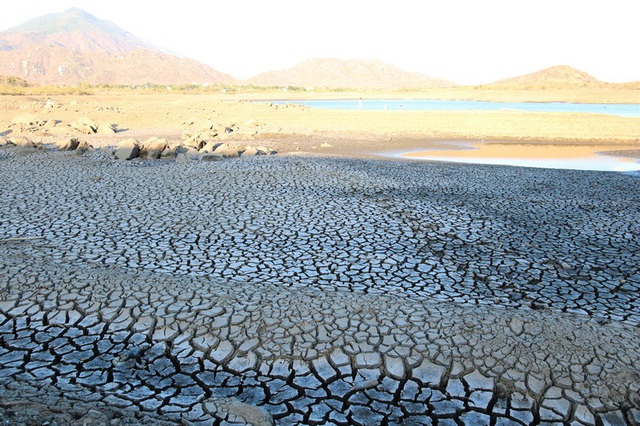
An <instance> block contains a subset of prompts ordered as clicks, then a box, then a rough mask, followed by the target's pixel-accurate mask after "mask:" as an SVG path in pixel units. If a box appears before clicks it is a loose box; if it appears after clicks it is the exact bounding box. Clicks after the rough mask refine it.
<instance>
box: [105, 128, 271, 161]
mask: <svg viewBox="0 0 640 426" xmlns="http://www.w3.org/2000/svg"><path fill="white" fill-rule="evenodd" d="M185 124H187V125H188V126H190V127H189V128H188V129H187V130H185V131H184V132H183V133H182V141H181V142H172V141H168V140H167V139H162V138H157V137H151V138H149V139H147V140H146V141H144V142H140V141H138V140H136V139H125V140H123V141H121V142H120V143H119V144H118V148H117V150H116V151H115V152H114V156H115V158H116V159H118V160H131V159H133V158H137V157H141V158H147V159H175V160H177V161H188V160H191V159H199V160H202V161H217V160H221V159H223V158H235V157H240V156H254V155H273V154H275V153H276V151H275V150H273V149H271V148H267V147H265V146H253V145H246V144H245V142H246V140H248V139H253V138H254V137H255V136H256V135H257V134H258V131H259V128H260V127H262V126H263V124H261V123H259V122H257V121H255V120H250V121H246V122H245V123H243V125H242V126H238V125H237V124H232V125H230V126H224V125H220V124H218V123H214V122H211V121H207V122H205V123H204V124H201V125H196V122H194V121H190V122H188V123H185Z"/></svg>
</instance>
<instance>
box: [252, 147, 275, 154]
mask: <svg viewBox="0 0 640 426" xmlns="http://www.w3.org/2000/svg"><path fill="white" fill-rule="evenodd" d="M256 149H257V150H258V155H273V154H275V153H276V152H275V151H274V150H272V149H271V148H267V147H266V146H258V147H256Z"/></svg>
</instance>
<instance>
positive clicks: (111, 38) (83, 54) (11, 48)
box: [0, 8, 640, 90]
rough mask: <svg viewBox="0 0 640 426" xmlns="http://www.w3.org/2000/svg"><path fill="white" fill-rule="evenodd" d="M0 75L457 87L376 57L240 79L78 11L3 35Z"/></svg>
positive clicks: (583, 82) (554, 70)
mask: <svg viewBox="0 0 640 426" xmlns="http://www.w3.org/2000/svg"><path fill="white" fill-rule="evenodd" d="M0 75H3V76H7V77H15V78H19V79H24V80H26V81H28V82H29V83H30V84H36V85H37V84H66V85H75V84H78V83H89V84H124V85H134V84H144V83H156V84H185V83H193V82H195V83H212V84H253V85H259V86H284V87H286V86H299V87H310V86H311V87H320V88H354V89H357V88H362V89H412V88H416V89H418V88H443V87H455V86H458V85H457V84H455V83H453V82H451V81H447V80H445V79H442V78H434V77H431V76H428V75H425V74H422V73H415V72H408V71H405V70H402V69H400V68H398V67H396V66H394V65H390V64H386V63H383V62H381V61H378V60H375V59H369V60H345V59H332V58H321V59H318V58H316V59H308V60H305V61H302V62H300V63H298V64H296V65H294V66H293V67H290V68H288V69H284V70H278V71H269V72H265V73H261V74H258V75H256V76H254V77H251V78H249V79H246V80H243V81H240V80H237V79H235V78H233V77H232V76H230V75H228V74H224V73H222V72H220V71H217V70H215V69H213V68H212V67H210V66H208V65H205V64H202V63H200V62H197V61H195V60H193V59H189V58H185V57H181V56H178V55H176V54H173V53H171V52H168V51H165V50H163V49H161V48H159V47H156V46H153V45H152V44H151V43H149V42H147V41H145V40H142V39H140V38H138V37H136V36H135V35H133V34H132V33H130V32H128V31H125V30H123V29H122V28H120V27H118V26H117V25H115V24H113V23H111V22H109V21H105V20H101V19H99V18H96V17H95V16H93V15H91V14H89V13H87V12H85V11H83V10H81V9H77V8H72V9H69V10H67V11H65V12H62V13H53V14H49V15H45V16H40V17H38V18H34V19H31V20H29V21H27V22H25V23H23V24H21V25H18V26H16V27H13V28H10V29H8V30H6V31H3V32H0ZM480 87H483V88H490V89H513V90H542V89H581V88H615V89H640V82H629V83H606V82H602V81H599V80H597V79H595V78H594V77H592V76H591V75H589V74H588V73H586V72H584V71H580V70H577V69H575V68H572V67H569V66H566V65H562V66H554V67H550V68H545V69H543V70H539V71H536V72H533V73H530V74H526V75H522V76H517V77H513V78H508V79H504V80H499V81H496V82H494V83H490V84H484V85H480Z"/></svg>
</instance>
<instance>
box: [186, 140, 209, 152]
mask: <svg viewBox="0 0 640 426" xmlns="http://www.w3.org/2000/svg"><path fill="white" fill-rule="evenodd" d="M204 145H205V141H204V140H202V139H201V138H200V137H199V136H194V137H190V138H188V139H187V140H185V141H184V146H187V147H191V148H195V149H196V150H198V151H200V150H201V149H202V147H203V146H204Z"/></svg>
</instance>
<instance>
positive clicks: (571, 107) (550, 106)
mask: <svg viewBox="0 0 640 426" xmlns="http://www.w3.org/2000/svg"><path fill="white" fill-rule="evenodd" d="M291 102H293V103H296V104H301V105H305V106H309V107H312V108H326V109H344V110H364V111H384V110H389V111H527V112H568V113H589V114H606V115H617V116H621V117H640V104H582V103H569V102H489V101H455V100H436V99H386V100H385V99H340V100H307V101H303V100H300V101H278V102H274V103H291Z"/></svg>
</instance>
